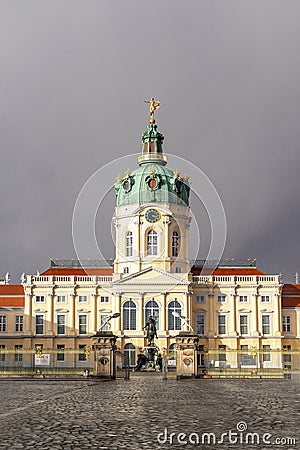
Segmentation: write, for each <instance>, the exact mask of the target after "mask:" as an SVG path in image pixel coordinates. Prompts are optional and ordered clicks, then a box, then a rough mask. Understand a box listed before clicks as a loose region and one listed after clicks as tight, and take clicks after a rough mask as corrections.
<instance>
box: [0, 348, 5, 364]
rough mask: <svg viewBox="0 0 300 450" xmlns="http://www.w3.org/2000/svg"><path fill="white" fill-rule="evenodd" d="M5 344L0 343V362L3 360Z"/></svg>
mask: <svg viewBox="0 0 300 450" xmlns="http://www.w3.org/2000/svg"><path fill="white" fill-rule="evenodd" d="M3 352H5V345H0V362H1V361H5V353H3Z"/></svg>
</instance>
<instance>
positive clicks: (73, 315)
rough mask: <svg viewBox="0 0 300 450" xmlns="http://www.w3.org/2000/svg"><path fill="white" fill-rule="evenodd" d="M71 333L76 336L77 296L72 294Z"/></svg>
mask: <svg viewBox="0 0 300 450" xmlns="http://www.w3.org/2000/svg"><path fill="white" fill-rule="evenodd" d="M70 333H71V334H76V294H75V292H71V294H70Z"/></svg>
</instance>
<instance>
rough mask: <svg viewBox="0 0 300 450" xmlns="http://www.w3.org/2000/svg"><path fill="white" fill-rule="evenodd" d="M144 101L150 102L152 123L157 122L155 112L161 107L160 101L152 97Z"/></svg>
mask: <svg viewBox="0 0 300 450" xmlns="http://www.w3.org/2000/svg"><path fill="white" fill-rule="evenodd" d="M144 102H145V103H149V104H150V123H151V124H153V123H155V119H154V112H155V111H156V110H157V109H158V108H159V107H160V101H159V100H155V99H154V97H152V98H150V100H144Z"/></svg>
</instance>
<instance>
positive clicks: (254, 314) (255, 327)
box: [250, 291, 259, 336]
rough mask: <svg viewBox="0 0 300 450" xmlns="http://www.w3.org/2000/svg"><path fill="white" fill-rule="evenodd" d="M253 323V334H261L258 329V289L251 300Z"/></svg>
mask: <svg viewBox="0 0 300 450" xmlns="http://www.w3.org/2000/svg"><path fill="white" fill-rule="evenodd" d="M251 303H252V304H251V306H252V307H251V316H250V317H251V323H250V326H251V325H252V332H251V334H252V335H253V336H259V331H258V326H259V325H258V293H257V291H256V292H254V293H253V294H252V302H251Z"/></svg>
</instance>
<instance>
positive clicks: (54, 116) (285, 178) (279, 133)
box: [0, 0, 300, 279]
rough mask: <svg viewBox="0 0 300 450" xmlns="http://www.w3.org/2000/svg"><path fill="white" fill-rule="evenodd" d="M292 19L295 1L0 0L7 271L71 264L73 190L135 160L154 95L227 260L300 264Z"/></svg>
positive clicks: (298, 9) (282, 267)
mask: <svg viewBox="0 0 300 450" xmlns="http://www.w3.org/2000/svg"><path fill="white" fill-rule="evenodd" d="M299 23H300V4H299V2H298V1H297V0H295V1H289V0H287V1H285V2H281V1H275V0H272V1H271V0H270V1H263V2H262V1H253V0H252V1H250V0H249V1H244V2H236V1H230V0H229V1H224V2H220V1H214V0H207V1H200V0H197V1H188V2H182V1H175V0H172V1H152V2H146V1H140V0H139V1H137V0H130V1H129V2H124V1H113V2H99V1H91V0H90V1H89V2H82V1H76V0H72V1H53V0H51V1H44V2H39V1H30V0H29V1H27V2H12V1H3V2H1V6H0V57H1V71H0V89H1V98H0V145H1V147H0V148H1V168H0V183H1V194H2V196H1V218H0V229H1V235H0V236H1V239H0V255H1V260H0V274H4V273H5V272H6V271H7V270H9V271H10V272H11V273H12V274H14V276H15V279H16V278H17V277H18V276H19V274H20V273H22V272H24V271H25V272H27V273H30V272H34V271H35V270H36V269H37V268H38V269H39V270H40V271H41V270H42V269H43V268H46V267H47V264H48V261H49V258H50V257H61V258H63V257H70V256H73V257H74V256H75V254H74V251H73V246H72V236H71V220H72V210H73V206H74V203H75V201H76V198H77V195H78V193H79V191H80V189H81V187H82V185H83V184H84V182H85V181H86V180H87V178H88V177H89V176H90V175H91V174H92V173H93V172H94V171H95V170H96V169H97V168H99V167H100V166H102V165H103V164H104V163H106V162H108V161H110V160H111V159H113V158H117V157H120V156H123V155H124V154H127V153H135V152H137V151H139V149H140V147H141V145H140V135H141V133H142V131H143V130H144V128H145V126H146V121H147V111H146V108H145V105H144V103H143V100H144V99H146V98H148V97H150V96H152V95H154V96H156V97H157V98H159V99H160V100H161V102H162V106H161V109H160V111H159V113H158V114H157V117H158V122H159V126H160V129H161V130H162V131H163V132H164V134H165V136H166V142H165V150H167V151H169V152H170V153H174V154H176V155H179V156H183V157H185V158H187V159H189V160H191V161H194V163H195V164H196V165H197V166H199V167H200V168H201V169H202V170H203V171H204V172H205V173H206V174H207V175H208V176H209V178H210V179H211V180H212V181H213V182H214V184H215V186H216V188H217V190H218V191H219V194H220V196H221V198H222V201H223V203H224V207H225V211H226V214H227V219H228V241H227V246H226V251H225V256H227V257H236V258H239V257H240V258H247V257H252V256H256V257H257V258H258V260H259V265H260V266H261V267H262V268H263V269H265V270H266V271H267V272H269V273H271V272H276V271H277V272H279V271H282V272H284V273H285V274H287V275H289V276H290V277H291V276H292V274H293V272H295V271H296V270H300V261H299V250H300V249H299V238H298V230H299V228H300V226H299V225H300V218H299V201H298V190H299V181H298V179H299V176H298V168H299V163H300V161H299V155H300V153H299V143H300V127H299V117H300V83H299V80H300V59H299V56H298V55H299V44H300V28H299ZM126 169H127V167H124V170H126ZM115 175H117V174H112V182H113V181H114V180H113V176H115ZM100 213H101V212H100ZM112 213H113V206H112V210H111V214H110V216H111V215H112ZM100 222H101V227H103V232H101V233H99V235H100V236H102V237H103V236H104V237H105V240H108V238H109V236H110V225H109V223H108V221H107V231H106V230H105V228H106V225H105V221H103V220H101V221H100ZM200 226H201V224H200ZM106 233H107V234H106ZM111 251H112V248H111V247H110V246H109V245H108V244H107V252H106V253H107V254H108V253H110V252H111Z"/></svg>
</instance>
